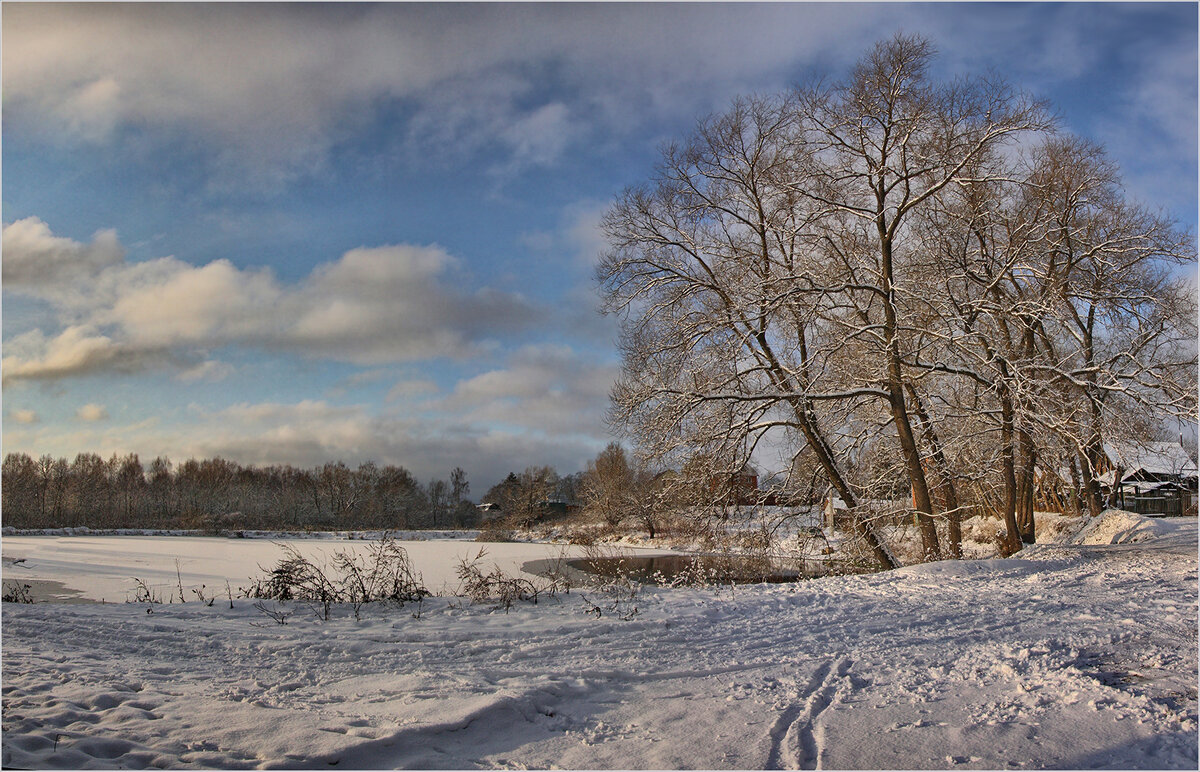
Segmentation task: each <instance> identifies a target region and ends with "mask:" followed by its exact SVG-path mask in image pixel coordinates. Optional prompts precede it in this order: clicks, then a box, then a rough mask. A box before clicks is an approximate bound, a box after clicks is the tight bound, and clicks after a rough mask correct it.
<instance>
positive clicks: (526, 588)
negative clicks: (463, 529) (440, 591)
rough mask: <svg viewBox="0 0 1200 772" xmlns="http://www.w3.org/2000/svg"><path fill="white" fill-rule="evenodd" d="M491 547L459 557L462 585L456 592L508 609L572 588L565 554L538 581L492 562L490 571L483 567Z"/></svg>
mask: <svg viewBox="0 0 1200 772" xmlns="http://www.w3.org/2000/svg"><path fill="white" fill-rule="evenodd" d="M486 557H487V549H486V548H484V547H481V548H480V549H479V552H478V553H476V555H475V557H473V558H465V557H464V558H459V561H458V568H457V569H456V570H455V572H456V573H457V574H458V580H459V587H458V591H457V592H456V593H455V594H457V595H460V596H463V597H466V598H469V599H470V601H471V603H472V604H492V607H493V608H494V609H501V608H502V609H504V611H505V612H506V613H507V612H508V611H509V610H510V609H511V608H512V607H513V606H514V605H515V604H516V603H517V602H519V601H526V602H529V603H534V604H536V603H537V602H538V599H539V598H541V597H542V596H543V595H547V596H550V597H554V596H555V595H557V594H558V593H559V592H569V591H570V589H571V585H570V582H569V580H568V579H567V577H566V573H565V570H564V569H563V567H562V566H563V562H564V558H563V557H562V556H561V555H560V556H559V559H558V561H557V563H556V565H555V566H552V567H551V569H550V570H549V571H548V572H547V573H546V574H545V575H544V577H543V579H544V581H540V582H537V581H534V580H532V579H526V578H525V577H522V576H510V575H509V574H506V573H505V572H504V571H503V570H501V568H500V567H499V566H497V565H495V564H492V568H491V570H490V571H488V570H485V568H484V567H483V562H484V558H486Z"/></svg>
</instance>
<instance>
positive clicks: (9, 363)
mask: <svg viewBox="0 0 1200 772" xmlns="http://www.w3.org/2000/svg"><path fill="white" fill-rule="evenodd" d="M4 348H5V355H4V360H3V372H4V381H5V382H6V383H7V382H9V381H15V380H22V379H48V380H52V379H55V378H62V377H67V376H72V375H79V374H82V373H86V372H89V371H92V370H96V369H102V368H104V367H106V366H108V365H111V364H112V363H113V362H114V361H115V360H117V359H118V358H119V357H120V356H121V353H122V352H121V348H120V346H118V345H116V344H114V343H113V341H112V339H110V338H108V337H107V336H104V335H100V334H99V333H98V332H97V331H96V330H95V328H93V327H90V326H72V327H67V328H66V329H65V330H63V331H62V333H61V334H59V335H58V336H56V337H54V338H50V339H48V338H46V336H45V335H43V334H42V332H41V331H40V330H33V331H31V332H28V333H25V334H23V335H19V336H17V337H15V338H13V339H11V340H9V341H8V342H7V343H6V344H5V347H4Z"/></svg>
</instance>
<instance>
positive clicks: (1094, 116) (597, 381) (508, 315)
mask: <svg viewBox="0 0 1200 772" xmlns="http://www.w3.org/2000/svg"><path fill="white" fill-rule="evenodd" d="M897 31H903V32H906V33H920V34H923V35H925V36H927V37H928V38H930V39H931V40H932V41H933V43H934V44H935V45H936V46H937V48H938V50H939V52H940V57H939V59H938V60H937V64H936V68H935V71H936V73H937V74H938V75H939V76H942V77H953V76H957V75H962V74H967V73H976V74H978V73H982V72H985V71H993V72H996V73H998V74H1000V75H1002V76H1004V77H1006V78H1007V79H1008V80H1009V81H1011V82H1012V83H1013V84H1015V85H1016V86H1018V87H1019V88H1022V89H1024V90H1027V91H1030V92H1032V93H1034V94H1036V95H1037V96H1040V97H1044V98H1046V99H1048V100H1049V101H1050V102H1051V103H1052V104H1054V105H1055V106H1056V107H1057V109H1058V111H1059V113H1060V114H1061V116H1062V120H1063V124H1064V126H1065V127H1066V128H1068V129H1070V130H1072V131H1074V132H1077V133H1079V134H1083V135H1085V136H1088V137H1090V138H1092V139H1095V140H1097V141H1099V142H1101V143H1103V144H1104V145H1106V146H1107V147H1108V149H1109V151H1110V153H1111V154H1112V156H1113V158H1114V159H1115V160H1116V161H1117V162H1118V163H1119V164H1120V166H1121V168H1122V170H1123V172H1124V175H1125V180H1126V185H1127V190H1128V192H1129V194H1130V195H1131V196H1132V197H1134V198H1137V199H1139V200H1141V201H1143V202H1145V203H1148V204H1150V205H1152V206H1155V207H1161V208H1162V209H1164V210H1165V211H1166V212H1168V213H1169V214H1171V215H1172V216H1174V217H1175V218H1176V219H1177V220H1178V221H1179V222H1180V224H1181V225H1182V226H1184V227H1186V228H1190V229H1191V230H1192V231H1193V232H1195V228H1196V212H1197V195H1196V194H1197V82H1196V72H1197V6H1196V4H1194V3H1175V4H1154V3H1134V4H1118V3H1101V4H1088V3H1067V4H1049V3H1046V4H1042V3H1038V4H1017V3H997V4H991V3H963V4H955V3H938V4H906V3H886V4H856V3H833V4H805V3H796V4H764V5H754V4H663V5H642V4H615V5H590V4H534V5H508V4H501V3H494V4H483V5H451V4H387V5H380V6H375V5H357V4H355V5H350V4H346V5H317V4H305V5H298V6H294V5H283V4H273V3H272V4H264V5H259V6H241V5H233V4H165V5H150V4H132V5H58V4H54V5H51V4H45V5H43V4H21V3H6V4H5V5H4V8H3V65H4V70H3V79H4V82H3V87H4V90H3V93H4V97H3V98H4V102H3V172H4V176H3V221H4V274H3V281H4V291H3V346H4V363H3V369H4V389H3V444H4V451H5V452H12V451H24V452H28V453H31V454H33V455H40V454H42V453H50V454H53V455H63V456H68V457H71V456H73V455H74V454H75V453H78V452H84V451H90V452H100V453H102V454H104V455H108V454H110V453H113V452H118V453H124V452H136V453H139V454H140V455H141V456H142V457H143V459H146V460H148V459H150V458H153V457H154V456H155V455H160V454H161V455H168V456H170V457H171V458H173V459H175V460H176V461H181V460H184V459H186V458H188V457H191V456H196V457H201V456H209V455H223V456H226V457H229V458H234V459H236V460H239V461H242V462H244V463H258V464H263V463H293V464H302V465H310V464H318V463H322V462H324V461H326V460H335V459H342V460H345V461H346V462H348V463H351V464H354V463H358V462H361V461H365V460H368V459H372V460H375V461H376V462H379V463H396V464H402V465H404V466H406V467H408V468H409V469H411V470H412V471H413V472H414V473H416V474H417V475H418V476H420V477H422V478H426V479H428V478H431V477H434V476H439V477H446V476H448V474H449V471H450V469H451V468H453V467H454V466H462V467H463V468H464V469H466V470H467V472H468V475H469V478H470V479H471V481H472V482H473V489H474V493H475V494H476V495H480V494H482V493H483V492H484V491H485V490H486V488H487V486H489V485H490V484H492V483H493V482H495V481H496V480H497V479H499V478H500V477H501V476H503V475H504V474H505V473H507V472H508V471H513V470H520V469H523V468H524V467H525V466H528V465H531V464H552V465H554V466H556V467H557V468H558V469H559V471H560V472H563V473H566V472H570V471H574V470H577V469H579V468H581V467H582V466H583V464H584V463H585V461H586V459H587V458H589V457H591V456H593V455H594V454H595V453H596V452H597V451H598V450H599V449H601V448H602V447H603V445H604V444H605V443H606V442H608V441H609V440H610V439H612V437H611V435H610V434H609V430H608V429H607V428H606V426H605V424H604V421H603V415H604V410H605V407H606V404H607V396H608V390H609V387H610V386H611V384H612V381H613V378H614V377H615V375H616V373H617V367H618V360H617V356H616V353H615V348H614V345H613V341H614V338H615V335H616V325H615V322H614V321H613V320H611V319H605V318H603V317H601V316H600V315H599V314H598V313H597V312H596V305H597V303H596V295H595V291H594V288H593V286H592V283H591V270H592V265H593V264H594V261H595V259H596V256H597V254H598V253H599V251H600V250H601V249H602V248H603V240H602V238H601V235H600V234H599V232H598V230H597V223H598V220H599V217H600V215H601V213H602V212H603V209H604V207H605V205H606V204H607V203H608V202H609V201H611V200H612V198H613V197H614V196H615V195H616V194H617V193H618V192H619V191H620V190H621V189H622V188H624V187H625V186H627V185H631V184H635V183H638V182H640V181H642V180H644V179H646V178H647V177H648V176H649V174H650V172H651V170H652V166H653V164H654V161H655V159H656V156H657V152H658V150H657V149H658V147H660V145H661V144H662V143H663V142H664V141H667V140H670V139H672V138H680V137H682V136H684V135H685V134H686V133H687V132H688V131H689V130H690V128H691V127H692V126H693V125H694V124H695V121H696V119H697V117H699V116H701V115H703V114H705V113H709V112H712V111H717V110H721V109H722V108H723V107H725V106H726V105H728V103H729V101H730V100H731V99H732V98H733V97H734V96H735V95H737V94H743V93H749V92H760V93H770V92H776V91H780V90H782V89H784V88H786V87H788V86H789V85H792V84H795V83H797V82H801V81H805V80H807V79H810V78H812V77H817V76H826V77H832V78H837V77H840V76H841V75H843V74H844V73H845V72H846V71H847V70H848V68H849V67H850V66H851V65H852V64H853V62H854V61H855V60H856V59H857V58H858V57H859V56H861V55H862V54H863V53H864V52H865V51H866V50H867V49H868V48H869V47H870V46H871V45H872V44H873V43H874V42H875V41H877V40H879V39H882V38H886V37H889V36H891V35H892V34H894V33H896V32H897Z"/></svg>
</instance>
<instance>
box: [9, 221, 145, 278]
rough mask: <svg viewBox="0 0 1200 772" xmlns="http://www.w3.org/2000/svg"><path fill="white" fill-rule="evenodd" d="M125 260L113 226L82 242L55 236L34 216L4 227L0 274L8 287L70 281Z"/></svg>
mask: <svg viewBox="0 0 1200 772" xmlns="http://www.w3.org/2000/svg"><path fill="white" fill-rule="evenodd" d="M124 260H125V250H124V248H123V247H122V246H121V244H120V243H119V242H118V240H117V232H116V231H115V230H102V231H98V232H97V233H96V234H95V235H94V236H93V237H92V241H91V243H90V244H82V243H80V242H78V241H74V240H72V239H67V238H62V237H61V236H55V235H54V234H53V233H51V231H50V226H49V225H47V224H46V223H44V222H42V221H41V220H40V219H38V218H37V217H26V218H24V219H22V220H17V221H16V222H14V223H12V224H10V225H6V226H5V227H4V263H3V277H4V283H5V285H7V286H8V287H9V288H13V287H23V286H35V287H48V286H52V285H56V284H60V283H63V282H67V283H73V282H75V281H78V280H80V279H85V278H88V277H92V276H94V275H95V274H96V273H97V272H99V271H100V270H102V269H104V268H107V267H109V266H114V265H119V264H121V263H122V262H124Z"/></svg>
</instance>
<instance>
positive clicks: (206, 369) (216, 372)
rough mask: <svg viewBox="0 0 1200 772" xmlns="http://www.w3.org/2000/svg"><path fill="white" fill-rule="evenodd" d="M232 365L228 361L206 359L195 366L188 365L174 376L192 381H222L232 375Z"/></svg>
mask: <svg viewBox="0 0 1200 772" xmlns="http://www.w3.org/2000/svg"><path fill="white" fill-rule="evenodd" d="M233 372H234V368H233V365H231V364H229V363H228V362H219V361H217V360H215V359H206V360H205V361H203V362H201V363H200V364H198V365H196V366H195V367H190V368H188V369H187V370H184V371H182V372H181V373H179V375H177V376H175V377H176V378H178V379H179V380H181V381H184V382H187V383H192V382H195V381H209V382H214V383H215V382H216V381H223V380H225V379H226V378H228V377H229V376H231V375H233Z"/></svg>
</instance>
